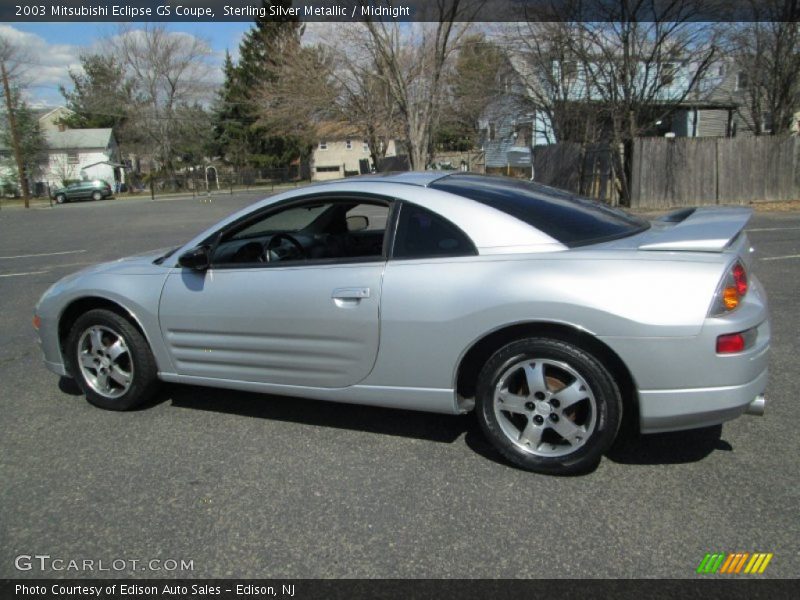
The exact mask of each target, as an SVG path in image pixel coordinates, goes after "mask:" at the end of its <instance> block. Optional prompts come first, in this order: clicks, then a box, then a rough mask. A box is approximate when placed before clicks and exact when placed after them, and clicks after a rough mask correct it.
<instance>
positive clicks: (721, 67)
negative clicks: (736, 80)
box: [717, 65, 725, 77]
mask: <svg viewBox="0 0 800 600" xmlns="http://www.w3.org/2000/svg"><path fill="white" fill-rule="evenodd" d="M724 76H725V65H719V66H718V67H717V77H724Z"/></svg>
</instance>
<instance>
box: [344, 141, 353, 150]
mask: <svg viewBox="0 0 800 600" xmlns="http://www.w3.org/2000/svg"><path fill="white" fill-rule="evenodd" d="M344 146H345V148H347V149H348V150H351V149H352V148H353V141H352V140H345V142H344Z"/></svg>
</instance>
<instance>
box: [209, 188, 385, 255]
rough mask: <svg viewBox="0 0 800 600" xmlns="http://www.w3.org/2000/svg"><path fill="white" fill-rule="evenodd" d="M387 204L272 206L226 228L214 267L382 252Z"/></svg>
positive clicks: (315, 202) (322, 200)
mask: <svg viewBox="0 0 800 600" xmlns="http://www.w3.org/2000/svg"><path fill="white" fill-rule="evenodd" d="M388 214H389V206H388V204H383V203H379V202H377V201H375V202H371V201H368V202H364V201H362V200H356V199H353V200H349V199H339V198H337V199H325V198H320V199H316V200H313V201H307V202H303V203H302V204H292V205H291V206H288V207H285V208H282V209H277V210H272V211H270V212H267V213H264V214H262V215H260V216H257V217H255V218H254V219H250V220H248V221H245V222H244V223H242V224H241V225H240V226H238V227H236V228H235V229H232V230H230V231H228V232H227V233H225V234H224V235H223V236H222V238H221V239H220V241H219V243H218V244H217V246H216V248H215V250H214V255H213V257H212V261H211V262H212V264H213V265H214V266H216V267H232V266H258V265H259V264H263V265H265V266H266V265H272V264H276V263H277V264H286V263H295V264H296V263H303V262H308V261H314V262H317V261H331V260H341V261H350V260H371V259H376V260H377V259H381V258H382V257H383V256H384V252H383V240H384V233H385V231H386V222H387V217H388Z"/></svg>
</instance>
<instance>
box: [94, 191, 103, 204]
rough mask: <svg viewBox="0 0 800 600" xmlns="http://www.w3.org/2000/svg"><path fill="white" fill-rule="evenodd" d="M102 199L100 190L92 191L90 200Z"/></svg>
mask: <svg viewBox="0 0 800 600" xmlns="http://www.w3.org/2000/svg"><path fill="white" fill-rule="evenodd" d="M102 199H103V194H102V193H101V192H92V200H94V201H95V202H97V201H99V200H102Z"/></svg>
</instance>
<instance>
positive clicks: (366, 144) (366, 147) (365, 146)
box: [362, 140, 369, 152]
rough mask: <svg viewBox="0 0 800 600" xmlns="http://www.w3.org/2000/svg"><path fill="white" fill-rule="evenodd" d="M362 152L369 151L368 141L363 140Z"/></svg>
mask: <svg viewBox="0 0 800 600" xmlns="http://www.w3.org/2000/svg"><path fill="white" fill-rule="evenodd" d="M362 150H363V151H364V152H369V142H367V141H366V140H364V147H363V148H362Z"/></svg>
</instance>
